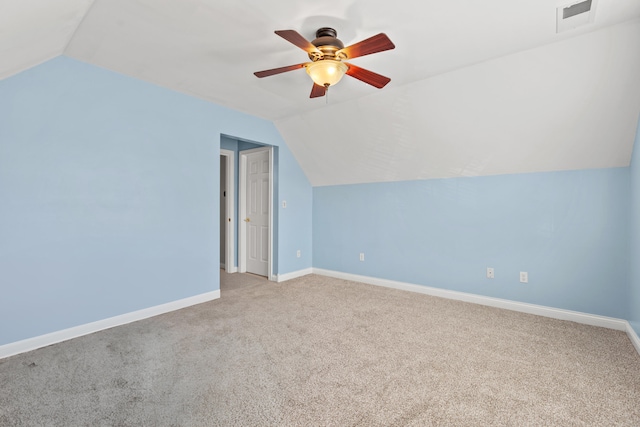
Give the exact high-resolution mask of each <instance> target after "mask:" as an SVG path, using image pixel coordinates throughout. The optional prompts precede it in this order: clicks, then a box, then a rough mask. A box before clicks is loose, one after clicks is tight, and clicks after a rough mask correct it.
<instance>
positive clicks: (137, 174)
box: [0, 57, 312, 345]
mask: <svg viewBox="0 0 640 427" xmlns="http://www.w3.org/2000/svg"><path fill="white" fill-rule="evenodd" d="M221 134H225V135H234V136H236V137H238V138H242V139H245V140H250V141H260V142H262V143H264V144H269V145H273V146H279V147H280V160H279V168H280V176H281V177H282V179H281V182H280V185H279V188H278V190H279V194H281V195H284V196H285V197H287V199H288V200H289V201H290V203H291V205H293V206H296V205H300V209H298V210H296V209H290V210H287V212H286V214H285V215H282V216H283V217H285V218H286V221H282V222H281V223H280V225H279V230H278V238H279V241H280V250H281V252H282V251H283V250H284V251H287V250H288V251H289V252H290V246H292V245H296V246H298V245H300V246H308V247H310V246H311V231H310V227H308V226H307V228H301V227H305V224H306V223H307V222H310V218H311V197H312V196H311V194H312V191H311V186H310V185H309V182H308V181H307V179H306V177H305V176H304V174H303V173H302V171H301V169H300V167H299V166H298V164H297V162H295V159H294V158H293V157H292V156H291V153H290V152H289V150H288V149H287V148H286V146H285V145H284V143H283V141H282V139H281V137H280V135H279V133H278V132H277V130H276V128H275V126H274V125H273V124H272V123H271V122H268V121H266V120H262V119H258V118H255V117H252V116H249V115H246V114H242V113H239V112H236V111H233V110H229V109H226V108H223V107H220V106H217V105H215V104H212V103H209V102H206V101H203V100H200V99H196V98H193V97H190V96H187V95H183V94H180V93H176V92H173V91H170V90H167V89H164V88H160V87H158V86H155V85H152V84H149V83H145V82H142V81H139V80H136V79H133V78H129V77H126V76H122V75H120V74H117V73H113V72H110V71H107V70H104V69H101V68H98V67H95V66H91V65H87V64H83V63H81V62H78V61H75V60H72V59H69V58H66V57H58V58H56V59H54V60H51V61H49V62H47V63H45V64H43V65H40V66H38V67H35V68H32V69H30V70H28V71H25V72H23V73H21V74H19V75H16V76H13V77H11V78H8V79H5V80H2V81H0V295H1V298H0V345H2V344H6V343H10V342H14V341H17V340H21V339H25V338H30V337H33V336H37V335H41V334H45V333H48V332H53V331H56V330H60V329H65V328H68V327H72V326H77V325H80V324H84V323H87V322H91V321H95V320H100V319H104V318H107V317H111V316H115V315H119V314H123V313H127V312H130V311H134V310H138V309H142V308H146V307H150V306H154V305H157V304H162V303H166V302H169V301H173V300H176V299H180V298H185V297H189V296H193V295H198V294H201V293H204V292H208V291H212V290H216V289H219V257H220V255H219V249H220V248H219V245H218V242H219V209H218V203H219V197H218V196H219V148H220V136H221ZM309 252H310V251H309ZM306 262H307V264H305V265H304V266H305V267H309V266H311V261H310V258H309V259H308V260H306ZM298 263H299V261H298V260H296V259H295V253H293V254H290V253H288V252H285V253H283V254H282V255H281V259H280V264H279V265H278V266H277V268H278V270H279V271H280V272H288V271H293V270H294V269H297V268H298V267H299V265H298Z"/></svg>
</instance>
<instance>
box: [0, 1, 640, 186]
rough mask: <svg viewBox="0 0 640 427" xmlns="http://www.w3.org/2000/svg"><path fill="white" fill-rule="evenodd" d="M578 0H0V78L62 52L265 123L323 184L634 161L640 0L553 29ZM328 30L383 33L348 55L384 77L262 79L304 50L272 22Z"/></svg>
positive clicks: (309, 33) (299, 58)
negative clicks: (379, 81) (371, 81)
mask: <svg viewBox="0 0 640 427" xmlns="http://www.w3.org/2000/svg"><path fill="white" fill-rule="evenodd" d="M573 2H575V0H574V1H573ZM571 3H572V1H571V0H568V1H564V2H563V1H559V0H523V1H518V2H514V1H512V0H485V1H482V2H477V1H471V0H450V1H446V2H442V1H438V2H436V1H431V0H426V1H425V0H406V1H403V2H389V1H387V0H366V1H365V0H325V1H322V2H318V1H309V0H296V1H293V0H261V1H258V0H58V1H56V2H51V1H50V0H21V1H9V0H0V58H2V61H0V79H3V78H6V77H9V76H11V75H14V74H16V73H19V72H21V71H23V70H25V69H28V68H30V67H33V66H35V65H38V64H40V63H42V62H45V61H47V60H49V59H51V58H53V57H56V56H59V55H66V56H68V57H71V58H75V59H78V60H80V61H83V62H87V63H90V64H94V65H97V66H100V67H103V68H106V69H109V70H113V71H115V72H118V73H122V74H125V75H129V76H132V77H135V78H138V79H142V80H145V81H148V82H152V83H155V84H157V85H160V86H163V87H166V88H169V89H173V90H176V91H179V92H182V93H186V94H190V95H193V96H196V97H199V98H202V99H206V100H209V101H212V102H215V103H217V104H220V105H224V106H226V107H229V108H232V109H235V110H239V111H243V112H246V113H249V114H252V115H255V116H259V117H262V118H265V119H268V120H271V121H273V122H274V123H275V125H276V126H277V128H278V130H279V131H280V133H281V134H282V136H283V138H284V140H285V142H286V143H287V145H288V146H289V148H290V149H291V150H292V152H293V154H294V155H295V157H296V158H297V159H298V161H299V163H300V165H301V166H302V168H303V170H304V171H305V173H306V174H307V177H308V178H309V180H310V181H311V183H312V184H313V185H315V186H320V185H337V184H352V183H364V182H380V181H398V180H412V179H429V178H448V177H457V176H484V175H497V174H510V173H527V172H539V171H555V170H575V169H589V168H604V167H624V166H628V165H629V162H630V158H631V151H632V149H633V142H634V137H635V132H636V126H637V123H638V116H639V114H640V77H638V76H640V1H638V0H593V5H592V16H593V22H591V23H588V24H586V25H583V26H581V27H578V28H576V29H573V30H569V31H565V32H561V33H557V32H556V8H558V7H562V6H566V5H569V4H571ZM326 26H328V27H333V28H335V29H336V30H337V31H338V38H340V39H341V40H342V41H343V42H344V44H345V45H350V44H353V43H355V42H358V41H360V40H363V39H365V38H368V37H370V36H373V35H375V34H378V33H381V32H384V33H386V34H387V35H388V36H389V38H390V39H391V40H392V41H393V42H394V44H395V45H396V48H395V49H394V50H390V51H386V52H381V53H377V54H374V55H369V56H365V57H361V58H356V59H353V60H352V61H351V62H352V63H353V64H354V65H358V66H360V67H364V68H366V69H369V70H371V71H374V72H377V73H379V74H382V75H385V76H388V77H390V78H391V83H389V84H388V85H387V86H386V87H385V88H384V89H381V90H380V89H376V88H374V87H372V86H369V85H367V84H365V83H362V82H360V81H359V80H356V79H353V78H350V77H348V76H345V78H343V79H342V81H341V82H340V83H339V84H338V85H336V86H335V87H332V88H330V90H329V96H328V98H324V97H323V98H315V99H310V98H309V93H310V91H311V86H312V82H311V80H310V78H309V77H308V76H307V75H306V73H305V72H304V70H302V69H301V70H296V71H292V72H288V73H284V74H279V75H275V76H271V77H268V78H264V79H258V78H256V77H255V76H254V75H253V72H254V71H259V70H264V69H269V68H276V67H280V66H285V65H292V64H297V63H300V62H305V61H307V59H308V58H307V56H306V53H305V52H304V51H302V50H300V49H298V48H297V47H295V46H294V45H292V44H290V43H288V42H287V41H285V40H284V39H282V38H280V37H278V36H277V35H275V34H274V30H284V29H293V30H296V31H298V32H300V33H301V34H302V35H303V36H304V37H306V38H307V39H309V40H312V39H313V38H315V31H316V30H317V29H318V28H320V27H326ZM257 142H259V141H257Z"/></svg>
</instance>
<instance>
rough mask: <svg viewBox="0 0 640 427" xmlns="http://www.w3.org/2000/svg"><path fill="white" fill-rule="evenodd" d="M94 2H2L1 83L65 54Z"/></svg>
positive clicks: (0, 18) (89, 0) (24, 0)
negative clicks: (5, 79) (7, 78)
mask: <svg viewBox="0 0 640 427" xmlns="http://www.w3.org/2000/svg"><path fill="white" fill-rule="evenodd" d="M92 3H93V0H56V1H51V0H19V1H2V2H0V58H1V59H0V79H4V78H6V77H9V76H12V75H14V74H17V73H19V72H21V71H24V70H26V69H28V68H31V67H33V66H35V65H38V64H41V63H43V62H45V61H47V60H49V59H51V58H54V57H56V56H59V55H62V54H63V53H64V50H65V48H66V47H67V44H68V43H69V40H70V39H71V37H72V36H73V33H74V32H75V31H76V29H77V28H78V24H80V21H82V18H83V17H84V16H85V14H86V13H87V11H88V10H89V8H90V7H91V4H92Z"/></svg>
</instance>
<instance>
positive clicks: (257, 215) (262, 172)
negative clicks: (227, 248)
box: [238, 147, 273, 279]
mask: <svg viewBox="0 0 640 427" xmlns="http://www.w3.org/2000/svg"><path fill="white" fill-rule="evenodd" d="M239 181H240V182H239V189H238V190H239V207H240V209H239V210H240V212H239V214H240V215H239V218H240V220H239V221H238V225H239V227H238V228H239V236H238V248H239V260H238V267H239V271H240V272H241V273H245V272H247V273H253V274H257V275H260V276H266V277H267V278H269V279H271V277H272V256H271V255H272V242H273V215H272V205H273V149H272V147H263V148H255V149H251V150H245V151H241V152H240V173H239Z"/></svg>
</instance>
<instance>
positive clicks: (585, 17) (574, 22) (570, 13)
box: [556, 0, 596, 33]
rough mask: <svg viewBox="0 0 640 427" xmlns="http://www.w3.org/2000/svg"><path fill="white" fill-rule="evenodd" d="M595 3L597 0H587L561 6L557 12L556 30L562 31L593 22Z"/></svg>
mask: <svg viewBox="0 0 640 427" xmlns="http://www.w3.org/2000/svg"><path fill="white" fill-rule="evenodd" d="M595 3H596V2H595V0H586V1H581V2H578V3H570V4H568V5H565V6H561V7H559V8H558V9H557V14H556V19H557V26H556V32H557V33H561V32H563V31H567V30H572V29H574V28H577V27H580V26H582V25H585V24H590V23H591V22H593V12H594V11H593V6H595Z"/></svg>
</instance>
